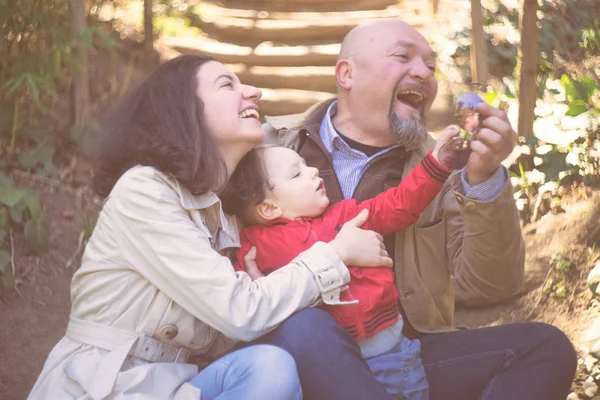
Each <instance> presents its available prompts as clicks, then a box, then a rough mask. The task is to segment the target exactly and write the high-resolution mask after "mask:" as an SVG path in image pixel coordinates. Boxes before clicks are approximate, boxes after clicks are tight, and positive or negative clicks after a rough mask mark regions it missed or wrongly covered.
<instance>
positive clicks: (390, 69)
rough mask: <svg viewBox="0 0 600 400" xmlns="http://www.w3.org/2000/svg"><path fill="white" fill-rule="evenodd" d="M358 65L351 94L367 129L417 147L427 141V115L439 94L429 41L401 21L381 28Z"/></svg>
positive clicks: (356, 61) (411, 146)
mask: <svg viewBox="0 0 600 400" xmlns="http://www.w3.org/2000/svg"><path fill="white" fill-rule="evenodd" d="M354 61H355V69H354V82H353V86H352V90H351V93H352V96H353V97H354V98H355V99H358V100H357V101H360V102H361V103H362V104H364V111H365V113H364V116H365V117H366V118H368V119H369V120H370V121H369V124H370V125H371V126H372V127H374V128H375V130H379V129H385V130H386V131H388V132H389V133H390V134H391V135H392V137H393V138H394V140H396V142H397V143H399V144H403V145H405V146H406V147H408V148H414V147H417V146H418V145H419V143H421V141H422V140H424V138H425V136H426V135H427V131H426V129H425V113H426V112H427V111H429V109H430V108H431V105H432V103H433V101H434V99H435V96H436V95H437V88H438V84H437V80H436V79H435V76H434V72H435V53H434V52H433V50H432V49H431V47H430V46H429V44H428V43H427V41H426V40H425V38H424V37H423V36H421V34H419V33H418V32H417V31H416V30H414V29H413V28H412V27H410V26H409V25H406V24H403V23H401V22H400V21H397V23H392V24H387V25H382V26H381V27H380V29H379V30H378V31H377V32H376V33H375V35H374V39H373V42H372V46H367V47H366V48H365V49H363V52H361V53H359V54H357V55H356V56H355V60H354ZM361 108H362V107H361Z"/></svg>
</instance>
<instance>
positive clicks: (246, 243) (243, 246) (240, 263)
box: [232, 229, 254, 272]
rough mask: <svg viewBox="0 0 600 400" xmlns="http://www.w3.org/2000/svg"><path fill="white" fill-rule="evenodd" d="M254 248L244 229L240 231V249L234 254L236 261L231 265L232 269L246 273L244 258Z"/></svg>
mask: <svg viewBox="0 0 600 400" xmlns="http://www.w3.org/2000/svg"><path fill="white" fill-rule="evenodd" d="M252 247H254V243H252V241H251V240H250V236H249V235H246V229H242V231H241V232H240V248H239V249H237V251H236V252H235V258H236V260H235V261H234V262H233V263H232V264H233V269H235V270H236V271H244V272H247V271H246V266H245V265H244V257H245V256H246V255H247V254H248V252H249V251H250V250H251V249H252Z"/></svg>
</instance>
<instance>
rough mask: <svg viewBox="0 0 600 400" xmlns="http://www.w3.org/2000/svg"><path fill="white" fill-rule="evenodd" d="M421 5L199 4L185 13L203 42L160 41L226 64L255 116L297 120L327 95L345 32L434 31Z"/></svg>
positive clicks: (329, 1)
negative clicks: (381, 22)
mask: <svg viewBox="0 0 600 400" xmlns="http://www.w3.org/2000/svg"><path fill="white" fill-rule="evenodd" d="M452 1H453V2H456V1H457V0H452ZM428 5H429V2H428V1H426V0H405V1H400V2H399V1H398V0H358V1H348V0H285V1H284V0H282V1H268V0H221V1H220V2H218V3H217V2H213V1H206V0H205V1H203V2H202V3H201V4H200V5H198V6H196V8H195V9H194V14H192V24H193V25H195V26H198V27H199V28H200V29H201V30H202V32H203V33H204V34H203V35H201V36H199V37H194V38H180V37H162V38H161V39H160V41H161V42H162V44H164V45H167V46H168V47H170V48H172V49H174V50H175V51H176V52H178V53H182V54H185V53H198V52H200V53H206V54H210V55H213V56H215V57H216V58H217V59H219V60H220V61H221V62H223V63H225V64H228V65H229V66H230V67H231V68H232V70H233V71H234V72H235V73H236V74H237V75H238V76H239V77H240V80H241V81H242V82H244V83H246V84H249V85H253V86H257V87H259V88H261V89H262V91H263V98H262V100H261V102H260V104H259V106H260V110H261V114H263V115H281V114H288V113H296V112H302V111H304V110H305V109H306V108H308V107H309V106H310V105H312V104H314V103H315V102H317V101H319V100H324V99H327V98H330V97H333V96H334V93H335V89H336V87H335V78H334V67H335V62H336V59H337V54H338V51H339V48H340V43H341V41H342V39H343V37H344V36H345V35H346V33H347V32H348V31H349V30H350V29H352V28H353V27H355V26H357V25H359V24H361V23H364V22H369V21H374V20H378V19H387V18H403V19H404V20H405V21H407V22H409V23H410V24H411V25H413V26H414V27H415V28H417V29H419V30H423V29H424V28H426V27H428V26H433V25H435V20H434V18H433V16H432V14H431V11H430V8H427V6H428ZM424 10H426V11H424ZM467 15H468V14H467Z"/></svg>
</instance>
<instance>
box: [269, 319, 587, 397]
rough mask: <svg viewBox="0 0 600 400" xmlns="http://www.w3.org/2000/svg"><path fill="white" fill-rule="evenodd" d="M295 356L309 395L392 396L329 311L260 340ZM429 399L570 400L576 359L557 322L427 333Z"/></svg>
mask: <svg viewBox="0 0 600 400" xmlns="http://www.w3.org/2000/svg"><path fill="white" fill-rule="evenodd" d="M258 342H260V343H269V344H273V345H276V346H279V347H281V348H283V349H285V350H286V351H288V352H289V353H290V354H291V355H292V356H293V357H294V360H295V361H296V366H297V369H298V375H299V377H300V383H301V385H302V391H303V392H304V398H305V399H307V400H320V399H322V400H337V399H344V400H371V399H377V400H385V399H391V397H390V395H389V394H388V393H387V392H386V390H385V389H384V387H383V386H382V385H381V384H379V382H377V379H376V378H375V376H374V375H373V374H372V373H371V371H370V370H369V366H368V365H367V363H366V362H365V360H364V358H363V357H362V354H361V352H360V348H359V347H358V344H357V343H356V341H355V340H354V339H353V338H352V337H351V336H350V335H349V334H348V333H347V332H346V331H345V330H344V329H342V328H341V327H340V326H339V325H338V324H337V323H336V322H335V320H334V319H333V317H331V315H329V314H328V313H327V312H325V311H323V310H320V309H316V308H311V309H305V310H303V311H300V312H298V313H296V314H294V315H292V316H291V317H290V318H288V320H287V321H286V322H284V323H283V324H281V325H280V326H279V328H277V329H276V330H274V331H273V332H271V333H270V334H268V335H267V336H265V337H263V338H262V339H260V340H259V341H258ZM420 342H421V357H422V359H423V364H424V366H425V370H426V373H427V380H428V381H429V398H430V400H497V399H502V400H506V399H519V400H541V399H543V400H564V399H565V398H566V396H567V394H568V393H569V389H570V387H571V383H572V381H573V377H574V374H575V368H576V366H577V358H576V355H575V351H574V349H573V346H572V345H571V343H570V341H569V339H568V338H567V337H566V336H565V335H564V333H562V332H561V331H560V330H558V329H557V328H555V327H553V326H550V325H547V324H541V323H532V322H528V323H522V324H510V325H503V326H495V327H491V328H483V329H473V330H464V331H456V332H448V333H440V334H432V335H424V336H422V337H421V338H420Z"/></svg>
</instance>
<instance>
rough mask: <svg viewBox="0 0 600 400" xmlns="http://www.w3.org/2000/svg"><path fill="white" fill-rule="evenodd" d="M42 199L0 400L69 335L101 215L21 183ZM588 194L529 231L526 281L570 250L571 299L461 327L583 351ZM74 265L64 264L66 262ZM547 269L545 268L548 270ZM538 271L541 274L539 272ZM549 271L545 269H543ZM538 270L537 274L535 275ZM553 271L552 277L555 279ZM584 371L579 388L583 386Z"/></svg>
mask: <svg viewBox="0 0 600 400" xmlns="http://www.w3.org/2000/svg"><path fill="white" fill-rule="evenodd" d="M20 183H22V184H28V185H29V186H30V187H33V188H34V189H35V190H36V191H37V192H38V194H39V195H40V197H41V201H42V203H43V208H44V213H45V215H46V218H47V221H48V223H49V226H50V231H51V232H52V235H51V238H50V251H48V252H47V253H46V254H44V255H42V256H32V255H27V254H26V253H25V250H24V243H23V240H22V237H20V236H19V235H16V234H15V235H14V249H15V254H16V256H15V260H14V263H15V269H16V277H17V280H16V281H17V288H18V291H17V290H14V289H13V290H6V289H2V291H1V292H0V321H1V325H0V326H1V327H0V354H2V355H3V357H2V358H3V362H2V363H0V399H3V400H20V399H25V398H26V396H27V394H28V392H29V390H30V389H31V387H32V386H33V383H34V382H35V379H36V377H37V375H38V373H39V371H40V370H41V368H42V365H43V363H44V360H45V358H46V356H47V355H48V352H49V351H50V350H51V348H52V347H53V346H54V345H55V344H56V342H57V341H58V340H60V338H61V337H62V335H63V334H64V330H65V327H66V324H67V321H68V315H69V310H70V297H69V286H70V279H71V276H72V275H73V272H74V271H75V269H76V268H77V265H78V261H79V260H78V253H77V248H78V244H79V238H80V234H81V232H82V231H83V230H84V229H85V226H86V223H88V222H86V221H89V220H90V218H93V217H94V215H95V213H96V212H97V211H98V210H99V202H98V201H97V200H96V201H94V199H93V197H92V196H91V195H90V191H89V189H88V188H85V187H84V188H79V189H75V188H73V187H71V186H69V185H62V186H60V187H53V186H51V185H48V184H47V183H44V182H40V181H38V180H37V179H30V178H21V179H20ZM579 192H583V194H581V193H580V194H579V195H578V196H572V197H576V198H574V199H572V200H571V202H570V203H569V204H567V205H566V206H565V207H566V212H565V213H562V214H557V215H552V214H548V215H546V216H544V217H543V218H542V219H541V220H540V221H537V222H536V223H534V224H530V225H528V226H526V227H525V228H524V235H525V240H526V243H527V250H528V251H527V264H528V270H529V271H530V272H529V273H528V278H527V279H528V282H527V284H526V286H529V287H535V286H536V285H539V284H540V283H541V282H543V280H544V279H545V277H546V275H548V270H549V269H550V267H549V257H550V256H549V255H553V254H556V253H560V252H563V251H564V252H566V254H568V255H569V257H570V259H572V260H574V261H575V263H574V266H573V267H572V269H571V270H570V271H569V274H568V276H567V277H566V283H567V285H568V286H569V288H570V289H572V292H571V294H569V295H568V296H567V297H566V298H562V299H558V298H554V297H552V296H551V295H549V294H548V293H545V292H542V291H541V290H540V289H537V290H532V291H529V292H528V293H525V294H523V295H521V296H519V297H517V298H515V299H512V300H510V301H508V302H506V303H504V304H500V305H497V306H493V307H486V308H479V309H473V308H471V309H464V308H459V309H458V310H457V324H458V325H462V326H468V327H471V328H475V327H478V326H486V325H497V324H504V323H511V322H518V321H528V320H532V321H544V322H548V323H551V324H554V325H556V326H558V327H559V328H561V329H562V330H564V331H565V332H566V333H567V335H568V336H569V337H570V338H571V340H572V341H573V343H574V344H575V345H576V347H578V348H579V342H580V336H581V333H582V331H583V330H584V329H585V328H586V327H587V326H588V325H589V323H590V322H591V321H592V320H593V318H594V317H596V316H598V315H599V313H598V311H599V310H600V301H598V300H596V299H594V298H592V294H591V292H590V291H589V290H588V289H587V287H586V283H585V278H586V277H587V273H588V272H589V270H590V269H591V267H592V265H593V263H594V262H597V261H596V258H597V256H596V255H590V254H589V252H588V251H587V249H588V248H589V246H590V244H589V241H590V240H592V239H594V238H593V237H591V236H590V235H591V234H593V233H595V232H594V227H595V224H594V223H593V222H594V221H597V217H598V215H599V213H600V191H589V190H585V189H584V190H580V191H579ZM70 260H71V261H74V262H72V263H71V264H72V265H71V266H67V264H68V263H69V261H70ZM545 266H547V267H545ZM536 268H538V269H540V271H539V273H536ZM544 268H545V270H543V269H544ZM532 271H533V272H532ZM554 272H555V271H550V275H548V276H554V275H552V274H553V273H554ZM585 378H586V376H585V371H580V375H579V376H578V380H577V381H576V382H575V384H574V388H578V387H579V386H580V385H581V383H582V382H583V380H585Z"/></svg>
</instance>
